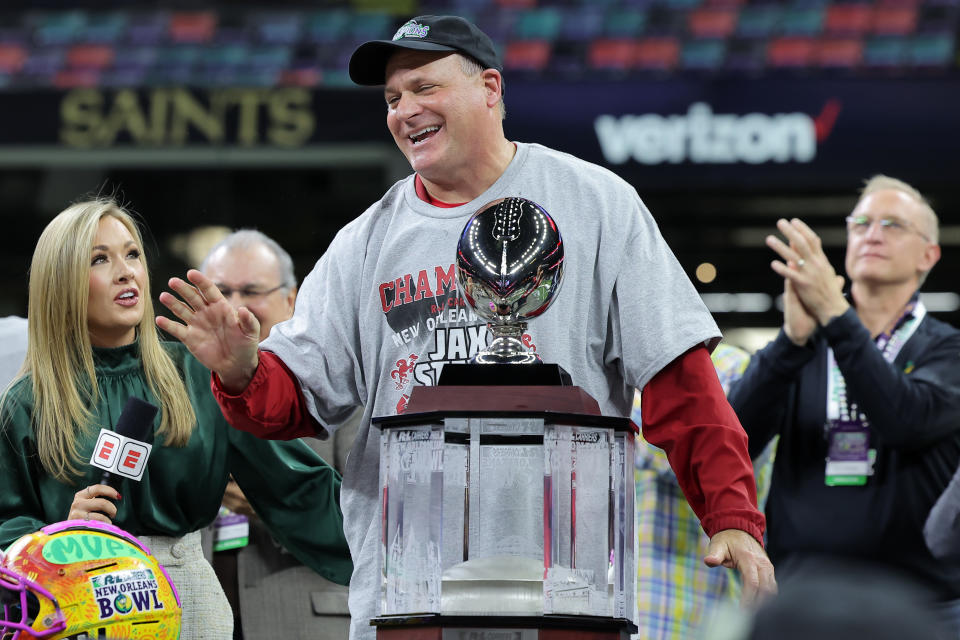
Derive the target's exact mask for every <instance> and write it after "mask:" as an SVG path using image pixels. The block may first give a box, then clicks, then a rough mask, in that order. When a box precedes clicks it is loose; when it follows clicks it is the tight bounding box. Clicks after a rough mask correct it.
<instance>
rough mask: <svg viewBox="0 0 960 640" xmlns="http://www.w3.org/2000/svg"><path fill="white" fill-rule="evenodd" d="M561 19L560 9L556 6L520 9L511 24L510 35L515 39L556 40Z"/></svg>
mask: <svg viewBox="0 0 960 640" xmlns="http://www.w3.org/2000/svg"><path fill="white" fill-rule="evenodd" d="M562 20H563V16H562V14H561V13H560V10H559V9H556V8H543V9H531V10H529V11H520V12H519V13H518V14H517V18H516V22H514V24H513V35H512V37H513V38H515V39H517V40H547V41H552V40H556V38H557V36H558V35H560V25H561V22H562Z"/></svg>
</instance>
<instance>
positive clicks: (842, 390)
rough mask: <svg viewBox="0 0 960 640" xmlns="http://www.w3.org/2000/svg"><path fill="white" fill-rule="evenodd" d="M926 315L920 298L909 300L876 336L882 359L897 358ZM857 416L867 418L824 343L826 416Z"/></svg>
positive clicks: (864, 421)
mask: <svg viewBox="0 0 960 640" xmlns="http://www.w3.org/2000/svg"><path fill="white" fill-rule="evenodd" d="M926 315H927V308H926V307H925V306H924V305H923V302H920V301H919V300H917V301H916V302H914V301H911V302H910V303H909V304H908V305H907V306H906V308H905V309H904V311H903V313H901V314H900V318H898V320H897V322H896V323H895V324H894V328H893V329H892V330H891V331H890V332H889V333H881V334H880V335H879V336H877V338H876V345H877V348H878V349H880V352H881V353H882V354H883V359H884V360H886V361H887V362H893V361H894V360H895V359H896V357H897V355H899V354H900V350H901V349H902V348H903V345H905V344H906V343H907V340H909V339H910V337H911V336H912V335H913V332H914V331H916V330H917V327H918V326H920V323H921V322H922V321H923V318H924V316H926ZM857 419H859V421H861V422H863V423H864V424H866V422H867V418H866V416H865V415H863V414H862V413H859V412H858V411H857V407H856V403H855V402H850V401H849V398H847V383H846V381H845V380H844V379H843V374H842V373H841V372H840V367H839V366H837V360H836V358H835V357H834V355H833V349H831V348H829V347H827V420H857Z"/></svg>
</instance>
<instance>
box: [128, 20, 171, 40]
mask: <svg viewBox="0 0 960 640" xmlns="http://www.w3.org/2000/svg"><path fill="white" fill-rule="evenodd" d="M169 25H170V18H169V16H168V15H167V14H165V13H159V12H155V13H144V14H134V15H132V16H131V17H130V22H129V24H128V25H127V39H128V40H129V41H130V42H132V43H134V44H142V45H153V44H159V43H161V42H164V41H166V38H167V33H168V31H169Z"/></svg>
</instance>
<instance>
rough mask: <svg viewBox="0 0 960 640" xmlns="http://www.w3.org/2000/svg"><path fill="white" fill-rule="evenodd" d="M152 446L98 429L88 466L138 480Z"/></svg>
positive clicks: (107, 430)
mask: <svg viewBox="0 0 960 640" xmlns="http://www.w3.org/2000/svg"><path fill="white" fill-rule="evenodd" d="M152 448H153V445H150V444H147V443H146V442H140V441H139V440H134V439H132V438H127V437H125V436H122V435H120V434H119V433H117V432H115V431H110V430H109V429H100V436H99V437H98V438H97V444H96V446H95V447H94V448H93V455H92V456H91V457H90V464H92V465H93V466H95V467H99V468H101V469H103V470H104V471H109V472H110V473H116V474H118V475H121V476H124V477H126V478H130V479H131V480H138V481H139V480H140V478H141V477H142V476H143V470H144V468H145V467H146V464H147V458H149V457H150V450H151V449H152Z"/></svg>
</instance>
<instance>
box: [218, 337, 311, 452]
mask: <svg viewBox="0 0 960 640" xmlns="http://www.w3.org/2000/svg"><path fill="white" fill-rule="evenodd" d="M210 387H211V388H212V389H213V395H214V397H215V398H216V399H217V404H219V405H220V410H221V411H222V412H223V416H224V418H226V419H227V422H229V423H230V425H231V426H233V427H234V428H236V429H240V430H241V431H246V432H248V433H252V434H253V435H255V436H257V437H258V438H264V439H266V440H293V439H294V438H301V437H304V436H316V435H317V432H319V431H320V429H321V426H320V423H319V422H317V421H316V420H315V419H314V418H313V416H311V415H310V412H309V411H307V407H306V403H305V402H304V401H303V395H302V393H301V391H300V383H299V382H298V381H297V378H296V376H294V375H293V373H292V372H291V371H290V370H289V369H287V366H286V365H285V364H283V360H281V359H280V358H279V357H277V356H276V355H275V354H273V353H270V352H269V351H261V352H260V364H259V365H257V370H256V372H255V373H254V374H253V379H252V380H251V381H250V384H248V385H247V388H246V389H244V390H243V391H242V392H241V393H240V394H239V395H231V394H229V393H227V392H226V391H224V390H223V386H222V385H221V383H220V378H219V377H218V376H217V374H215V373H213V374H211V379H210Z"/></svg>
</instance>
